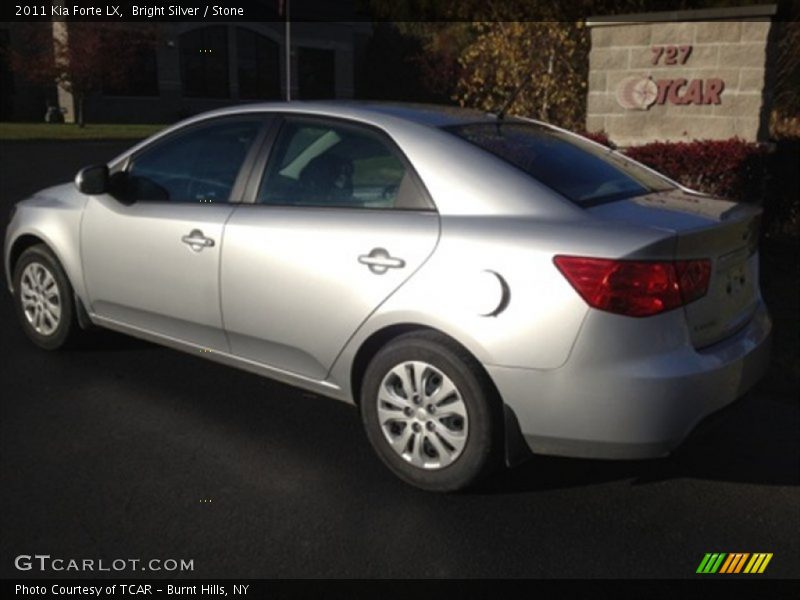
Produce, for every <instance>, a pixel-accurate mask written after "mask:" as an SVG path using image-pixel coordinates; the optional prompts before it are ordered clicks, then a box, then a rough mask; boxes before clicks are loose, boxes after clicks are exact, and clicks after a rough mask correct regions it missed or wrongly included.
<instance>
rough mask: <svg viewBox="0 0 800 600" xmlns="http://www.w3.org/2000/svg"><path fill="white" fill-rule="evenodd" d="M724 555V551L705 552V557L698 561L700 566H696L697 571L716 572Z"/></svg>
mask: <svg viewBox="0 0 800 600" xmlns="http://www.w3.org/2000/svg"><path fill="white" fill-rule="evenodd" d="M725 556H726V554H725V553H724V552H722V553H718V552H714V553H713V554H711V553H709V554H706V555H705V557H703V560H702V561H701V562H700V566H699V567H697V573H716V572H717V569H719V567H720V565H721V564H722V561H723V560H724V559H725Z"/></svg>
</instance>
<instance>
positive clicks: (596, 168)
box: [445, 122, 675, 206]
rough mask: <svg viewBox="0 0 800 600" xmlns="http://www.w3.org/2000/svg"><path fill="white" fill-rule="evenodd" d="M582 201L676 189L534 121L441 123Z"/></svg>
mask: <svg viewBox="0 0 800 600" xmlns="http://www.w3.org/2000/svg"><path fill="white" fill-rule="evenodd" d="M445 129H446V130H448V131H450V132H451V133H454V134H455V135H457V136H458V137H460V138H462V139H464V140H466V141H468V142H471V143H473V144H475V145H476V146H478V147H480V148H482V149H484V150H486V151H488V152H491V153H492V154H494V155H495V156H498V157H500V158H501V159H503V160H505V161H506V162H508V163H510V164H512V165H514V166H515V167H518V168H519V169H522V170H523V171H525V172H526V173H527V174H528V175H530V176H532V177H533V178H534V179H536V180H538V181H540V182H541V183H543V184H545V185H546V186H548V187H550V188H552V189H554V190H555V191H557V192H559V193H560V194H561V195H563V196H565V197H566V198H568V199H569V200H571V201H573V202H575V203H576V204H579V205H582V206H591V205H594V204H599V203H603V202H610V201H613V200H619V199H622V198H630V197H633V196H640V195H643V194H648V193H651V192H656V191H665V190H670V189H674V187H675V186H674V185H672V184H671V183H670V182H669V181H668V180H667V179H665V178H663V177H661V176H659V175H657V174H655V173H653V172H652V171H649V170H647V169H644V168H642V167H641V166H639V165H637V164H635V163H633V162H631V161H630V160H627V159H626V158H625V157H623V156H620V155H619V154H616V153H614V152H612V151H611V150H610V149H604V148H600V147H598V146H596V145H594V144H592V143H591V142H589V141H588V140H587V141H584V140H582V139H580V138H577V137H575V136H572V135H569V134H567V133H565V132H562V131H558V130H557V129H551V128H549V127H545V126H543V125H537V124H534V123H514V122H498V123H471V124H466V125H457V126H452V127H447V128H445Z"/></svg>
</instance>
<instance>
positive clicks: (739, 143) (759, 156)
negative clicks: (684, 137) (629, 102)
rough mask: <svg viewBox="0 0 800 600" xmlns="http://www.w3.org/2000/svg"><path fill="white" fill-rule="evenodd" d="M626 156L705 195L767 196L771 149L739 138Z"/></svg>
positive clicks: (665, 145) (656, 147)
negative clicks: (765, 191) (766, 188)
mask: <svg viewBox="0 0 800 600" xmlns="http://www.w3.org/2000/svg"><path fill="white" fill-rule="evenodd" d="M625 154H627V155H628V156H630V157H631V158H633V159H634V160H638V161H639V162H641V163H644V164H646V165H647V166H648V167H652V168H653V169H655V170H656V171H659V172H661V173H663V174H664V175H666V176H668V177H671V178H672V179H674V180H676V181H678V182H680V183H682V184H683V185H685V186H687V187H690V188H692V189H695V190H698V191H701V192H706V193H708V194H713V195H715V196H721V197H723V198H729V199H731V200H740V201H745V202H754V201H756V202H757V201H760V200H761V199H762V197H763V186H764V184H765V182H766V172H765V166H766V161H765V157H766V155H767V150H766V148H765V147H764V146H762V145H760V144H756V143H753V142H746V141H744V140H741V139H738V138H733V139H730V140H699V141H693V142H653V143H651V144H644V145H642V146H632V147H630V148H627V149H626V150H625Z"/></svg>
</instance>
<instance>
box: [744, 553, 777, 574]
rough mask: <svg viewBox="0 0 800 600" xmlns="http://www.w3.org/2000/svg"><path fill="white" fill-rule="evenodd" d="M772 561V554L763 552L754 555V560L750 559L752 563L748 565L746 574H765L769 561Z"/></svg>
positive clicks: (745, 570)
mask: <svg viewBox="0 0 800 600" xmlns="http://www.w3.org/2000/svg"><path fill="white" fill-rule="evenodd" d="M771 560H772V553H771V552H769V553H767V552H762V553H759V554H753V558H751V559H750V562H749V563H747V566H746V567H745V569H744V572H745V573H763V572H764V569H766V568H767V565H768V564H769V561H771Z"/></svg>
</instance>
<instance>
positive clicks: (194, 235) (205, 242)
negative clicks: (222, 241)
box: [181, 229, 214, 252]
mask: <svg viewBox="0 0 800 600" xmlns="http://www.w3.org/2000/svg"><path fill="white" fill-rule="evenodd" d="M181 241H182V242H183V243H184V244H188V245H189V247H190V248H191V249H192V250H194V251H195V252H200V250H202V249H203V248H210V247H212V246H213V245H214V240H212V239H211V238H209V237H206V236H204V235H203V232H202V231H200V230H199V229H192V230H191V231H190V232H189V235H185V236H183V237H182V238H181Z"/></svg>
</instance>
